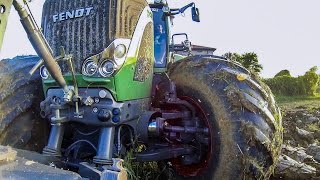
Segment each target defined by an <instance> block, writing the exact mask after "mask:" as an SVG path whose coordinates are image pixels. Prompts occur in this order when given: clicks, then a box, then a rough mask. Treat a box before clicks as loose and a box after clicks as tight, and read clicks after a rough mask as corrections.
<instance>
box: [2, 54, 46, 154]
mask: <svg viewBox="0 0 320 180" xmlns="http://www.w3.org/2000/svg"><path fill="white" fill-rule="evenodd" d="M38 60H39V58H38V57H36V56H19V57H15V58H13V59H4V60H1V61H0V82H1V83H0V144H2V145H9V146H12V147H16V148H22V149H28V150H41V149H42V147H43V146H44V143H45V142H46V140H47V133H48V126H47V123H46V122H45V120H43V119H41V118H40V116H39V112H40V110H39V109H40V108H39V105H40V102H41V101H42V100H43V91H42V85H41V78H40V75H39V71H37V72H35V74H34V75H33V76H31V77H30V76H29V75H28V72H29V70H30V69H31V68H32V67H33V65H34V64H35V63H36V62H37V61H38Z"/></svg>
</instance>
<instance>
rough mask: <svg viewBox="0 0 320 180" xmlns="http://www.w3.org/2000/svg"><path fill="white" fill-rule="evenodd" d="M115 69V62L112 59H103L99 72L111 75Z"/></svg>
mask: <svg viewBox="0 0 320 180" xmlns="http://www.w3.org/2000/svg"><path fill="white" fill-rule="evenodd" d="M114 71H115V64H114V63H113V62H112V61H111V60H104V61H102V63H101V65H100V67H99V73H100V75H101V76H103V77H109V76H111V75H112V74H113V73H114Z"/></svg>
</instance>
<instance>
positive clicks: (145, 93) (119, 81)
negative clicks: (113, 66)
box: [114, 57, 153, 101]
mask: <svg viewBox="0 0 320 180" xmlns="http://www.w3.org/2000/svg"><path fill="white" fill-rule="evenodd" d="M136 62H137V58H135V57H133V58H128V59H127V60H126V62H125V64H124V65H123V66H122V68H121V69H120V71H119V72H118V73H117V74H116V75H115V77H114V79H115V88H116V91H117V99H118V100H119V101H126V100H132V99H142V98H146V97H150V96H151V88H152V77H153V71H152V70H151V71H150V73H149V74H148V76H147V79H146V80H145V81H144V82H139V81H134V73H135V68H136ZM151 69H152V68H151Z"/></svg>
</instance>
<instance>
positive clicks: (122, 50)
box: [114, 44, 127, 58]
mask: <svg viewBox="0 0 320 180" xmlns="http://www.w3.org/2000/svg"><path fill="white" fill-rule="evenodd" d="M126 51H127V48H126V46H125V45H124V44H119V45H117V47H116V49H115V50H114V56H115V57H116V58H123V56H124V55H125V54H126Z"/></svg>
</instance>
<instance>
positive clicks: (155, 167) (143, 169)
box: [123, 145, 172, 180]
mask: <svg viewBox="0 0 320 180" xmlns="http://www.w3.org/2000/svg"><path fill="white" fill-rule="evenodd" d="M143 150H145V147H144V146H143V145H139V146H137V148H136V150H134V149H131V150H130V151H128V152H127V154H126V156H125V158H124V162H123V166H124V167H125V168H126V169H127V173H128V179H129V180H151V179H152V180H162V179H166V180H169V179H172V170H171V169H170V168H169V167H168V166H167V165H166V164H165V163H164V162H155V161H152V162H137V161H135V158H134V157H135V153H137V152H141V151H143Z"/></svg>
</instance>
